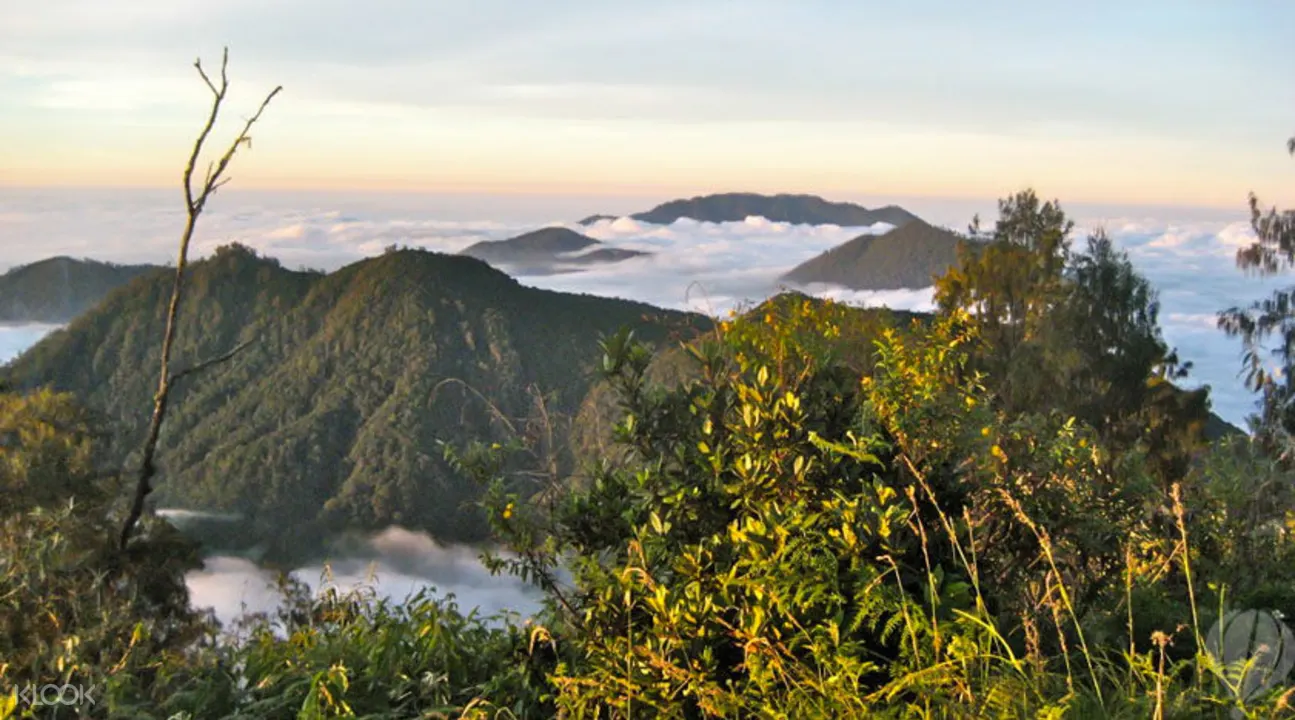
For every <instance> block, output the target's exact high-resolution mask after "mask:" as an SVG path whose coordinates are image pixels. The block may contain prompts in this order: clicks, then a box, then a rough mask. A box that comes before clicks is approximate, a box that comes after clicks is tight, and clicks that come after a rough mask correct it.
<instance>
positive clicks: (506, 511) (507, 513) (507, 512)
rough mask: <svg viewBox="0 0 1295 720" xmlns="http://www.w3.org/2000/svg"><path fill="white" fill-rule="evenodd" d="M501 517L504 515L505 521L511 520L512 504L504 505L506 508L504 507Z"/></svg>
mask: <svg viewBox="0 0 1295 720" xmlns="http://www.w3.org/2000/svg"><path fill="white" fill-rule="evenodd" d="M503 515H504V519H505V520H507V519H509V518H511V517H512V516H513V504H512V503H508V505H506V506H505V507H504V513H503Z"/></svg>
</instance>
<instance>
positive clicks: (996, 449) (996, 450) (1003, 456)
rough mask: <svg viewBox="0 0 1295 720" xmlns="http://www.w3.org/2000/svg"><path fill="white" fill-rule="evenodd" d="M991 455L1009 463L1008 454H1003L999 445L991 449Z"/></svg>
mask: <svg viewBox="0 0 1295 720" xmlns="http://www.w3.org/2000/svg"><path fill="white" fill-rule="evenodd" d="M989 454H990V455H993V456H994V457H996V458H998V459H999V460H1000V461H1002V462H1007V453H1005V452H1003V449H1002V448H1000V447H998V445H997V444H995V445H994V446H993V447H991V448H989Z"/></svg>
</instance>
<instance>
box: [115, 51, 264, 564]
mask: <svg viewBox="0 0 1295 720" xmlns="http://www.w3.org/2000/svg"><path fill="white" fill-rule="evenodd" d="M193 65H194V67H195V68H197V70H198V75H199V76H200V77H201V78H202V81H203V82H204V83H206V85H207V88H208V89H209V90H211V95H212V99H211V112H210V113H208V115H207V122H206V123H205V124H204V125H203V126H202V130H201V132H199V133H198V138H197V140H195V141H194V143H193V150H192V151H191V152H190V153H189V161H188V162H187V163H186V164H185V166H184V204H185V209H186V210H187V214H188V217H187V219H186V221H185V225H184V232H183V233H182V234H181V235H180V252H179V257H178V258H177V260H176V263H175V280H174V281H173V282H172V285H171V302H170V305H169V306H168V307H167V311H166V330H165V333H164V334H163V336H162V366H161V372H160V373H159V378H158V386H157V394H155V395H154V396H153V416H152V418H151V420H150V421H149V426H148V435H146V436H145V438H144V445H143V450H142V458H141V460H140V466H139V474H138V475H137V476H136V482H135V495H134V499H133V501H132V503H131V507H130V512H129V514H128V515H127V516H126V521H125V523H124V524H123V525H122V528H121V538H120V547H121V549H122V550H125V549H126V546H127V544H128V543H129V542H130V537H131V534H132V533H133V532H134V531H135V526H136V525H137V524H138V523H139V519H140V516H142V515H143V513H144V501H145V500H146V499H147V498H148V495H149V493H151V492H153V485H152V480H153V476H154V475H155V474H156V472H157V469H156V467H155V466H154V459H155V456H156V453H157V442H158V437H159V435H160V433H161V431H162V421H163V420H164V419H165V418H166V410H167V403H168V401H169V400H170V397H171V389H172V388H173V387H174V385H175V382H176V381H177V380H179V379H180V378H182V377H184V376H186V375H190V374H193V373H195V372H198V371H200V370H204V369H206V368H208V367H211V366H212V365H216V364H219V363H222V362H225V361H227V360H229V359H230V358H232V357H233V356H234V355H235V354H237V353H238V352H239V351H240V350H242V349H243V348H244V347H246V346H247V344H248V343H243V344H242V345H239V346H238V347H236V348H234V349H233V350H230V351H229V352H227V353H224V354H223V355H220V356H218V357H215V358H212V359H210V360H207V361H203V362H200V363H198V364H197V365H194V366H193V367H190V368H188V369H187V370H184V371H181V372H179V373H175V374H172V372H171V350H172V347H173V345H174V343H175V331H176V320H177V318H178V317H179V314H180V300H181V298H182V296H183V290H184V271H185V268H186V265H187V264H188V261H189V243H190V241H191V240H192V239H193V231H194V228H195V227H196V226H197V223H198V217H199V216H200V215H202V211H203V208H205V207H206V206H207V201H208V200H209V199H210V198H211V196H212V195H214V194H215V193H216V191H217V190H219V189H220V187H221V186H222V185H224V184H225V183H227V182H229V178H226V177H223V176H224V174H225V170H226V169H228V167H229V163H230V161H231V160H233V159H234V154H235V153H236V152H238V149H239V148H240V147H242V146H243V145H247V146H248V147H249V148H250V147H251V144H252V143H251V135H250V133H251V131H252V126H253V125H255V124H256V122H257V121H258V120H260V119H261V113H263V112H265V108H266V106H268V105H269V104H270V101H271V100H273V99H274V96H276V95H278V94H279V92H280V91H281V90H283V87H282V86H278V87H276V88H274V89H273V90H271V91H270V94H269V95H266V96H265V99H264V100H262V101H261V105H260V107H258V108H257V110H256V113H255V114H254V115H252V116H251V117H250V118H248V119H247V120H246V122H245V123H244V124H243V130H242V132H240V133H239V134H238V137H236V138H235V139H234V141H233V142H231V143H230V144H229V148H228V149H226V150H225V152H224V154H223V155H221V156H220V158H219V159H218V160H217V161H216V162H215V163H209V164H208V165H207V173H206V176H205V177H204V178H203V181H202V185H201V186H200V187H199V188H197V190H196V192H195V188H194V184H193V171H194V167H195V166H196V165H197V164H198V159H199V158H200V157H201V155H202V150H203V146H204V145H206V143H207V138H208V136H210V135H211V131H212V128H213V127H215V125H216V119H217V118H218V117H219V115H220V109H221V106H222V105H223V104H224V102H225V94H226V93H227V92H228V90H229V76H228V74H227V71H228V68H229V48H225V49H224V52H223V53H222V54H221V59H220V84H219V85H217V84H216V83H215V82H214V81H212V79H211V76H210V75H208V74H207V71H206V70H204V69H203V67H202V60H201V59H198V60H195V61H194V63H193Z"/></svg>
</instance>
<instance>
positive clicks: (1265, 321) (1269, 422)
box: [1219, 138, 1295, 459]
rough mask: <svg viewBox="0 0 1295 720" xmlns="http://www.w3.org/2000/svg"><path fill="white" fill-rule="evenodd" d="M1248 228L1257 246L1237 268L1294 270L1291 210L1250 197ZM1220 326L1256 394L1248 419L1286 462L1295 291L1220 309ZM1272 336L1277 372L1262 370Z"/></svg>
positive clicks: (1292, 411) (1294, 428)
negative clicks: (1236, 347) (1234, 341)
mask: <svg viewBox="0 0 1295 720" xmlns="http://www.w3.org/2000/svg"><path fill="white" fill-rule="evenodd" d="M1286 149H1287V151H1289V152H1290V153H1291V154H1292V155H1295V138H1291V139H1290V140H1288V141H1287V143H1286ZM1250 225H1251V227H1252V228H1253V229H1254V232H1255V241H1254V242H1252V243H1251V244H1250V245H1248V246H1246V247H1243V248H1241V249H1240V250H1237V256H1236V261H1237V266H1238V267H1239V268H1241V269H1242V270H1243V271H1247V272H1254V273H1256V274H1257V275H1260V276H1266V275H1273V274H1276V273H1278V272H1280V271H1282V270H1286V269H1289V268H1291V267H1292V266H1295V210H1278V209H1277V208H1275V207H1273V208H1270V209H1269V210H1268V211H1267V212H1266V213H1265V212H1264V211H1263V210H1262V209H1261V208H1260V205H1259V198H1258V196H1256V195H1255V194H1254V193H1250ZM1219 327H1220V328H1221V329H1223V331H1224V332H1226V333H1227V334H1228V335H1229V336H1230V337H1240V338H1241V342H1242V345H1243V348H1244V350H1243V355H1242V366H1243V370H1244V371H1245V373H1246V386H1247V387H1248V388H1250V389H1251V390H1253V391H1254V392H1256V393H1258V394H1259V395H1260V413H1259V415H1258V416H1257V417H1254V418H1252V419H1251V424H1252V425H1253V426H1254V429H1255V430H1256V434H1257V437H1258V439H1259V440H1260V442H1261V443H1263V444H1264V445H1265V446H1267V447H1268V448H1269V449H1270V450H1271V451H1272V452H1274V453H1275V454H1277V455H1278V456H1280V457H1282V458H1283V459H1290V457H1291V456H1292V451H1293V450H1295V447H1293V443H1292V440H1291V437H1292V434H1293V433H1295V405H1293V404H1292V399H1295V380H1293V379H1292V373H1293V372H1295V287H1288V288H1285V289H1282V290H1276V291H1274V292H1273V294H1272V296H1271V297H1269V298H1268V299H1267V300H1262V301H1260V302H1256V303H1254V304H1252V305H1251V306H1250V307H1248V308H1244V309H1243V308H1240V307H1231V308H1228V309H1227V310H1224V311H1223V312H1222V313H1220V314H1219ZM1274 335H1275V336H1276V337H1277V339H1278V343H1277V346H1276V347H1275V348H1273V349H1272V354H1273V356H1274V357H1275V359H1276V360H1277V362H1278V364H1279V366H1280V367H1279V369H1278V370H1276V371H1272V370H1269V369H1267V368H1266V367H1265V366H1264V365H1265V363H1264V359H1265V355H1266V354H1267V353H1266V352H1265V348H1264V344H1265V342H1266V341H1267V340H1268V339H1269V338H1271V337H1272V336H1274Z"/></svg>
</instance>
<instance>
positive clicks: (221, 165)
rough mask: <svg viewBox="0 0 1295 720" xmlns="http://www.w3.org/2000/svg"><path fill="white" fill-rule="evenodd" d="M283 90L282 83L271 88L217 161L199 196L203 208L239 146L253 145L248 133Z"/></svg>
mask: <svg viewBox="0 0 1295 720" xmlns="http://www.w3.org/2000/svg"><path fill="white" fill-rule="evenodd" d="M282 90H283V86H282V85H280V86H278V87H276V88H274V89H273V90H271V91H270V94H269V95H266V96H265V99H264V100H262V101H261V106H260V107H258V108H257V109H256V113H255V114H254V115H252V117H250V118H248V119H247V123H246V124H244V125H243V132H241V133H239V134H238V137H237V138H235V139H234V142H232V143H230V144H229V149H228V150H226V151H225V154H224V155H222V156H220V160H218V161H217V162H216V171H215V172H214V173H212V175H211V178H210V179H209V180H208V181H207V184H206V186H205V187H204V188H203V192H202V195H201V196H200V197H199V198H198V207H199V208H201V207H202V204H203V203H205V202H206V201H207V196H209V195H211V194H212V193H213V192H215V191H216V189H217V188H219V187H220V184H221V183H220V176H221V175H223V174H224V173H225V168H227V167H229V161H230V160H232V159H234V153H236V152H238V148H239V146H240V145H243V144H244V143H247V144H248V146H249V147H250V146H251V144H250V142H249V141H250V139H251V138H250V137H248V133H249V132H251V130H252V126H253V125H255V124H256V121H257V120H260V119H261V113H263V112H265V108H266V106H268V105H269V104H270V101H271V100H273V99H274V96H275V95H278V94H279V92H280V91H282Z"/></svg>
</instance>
